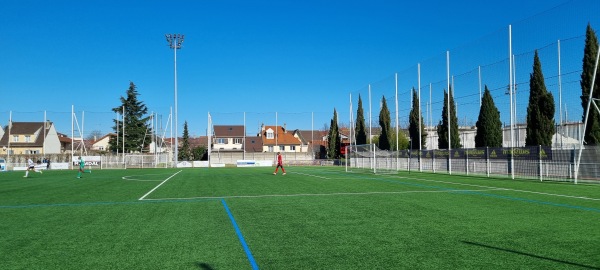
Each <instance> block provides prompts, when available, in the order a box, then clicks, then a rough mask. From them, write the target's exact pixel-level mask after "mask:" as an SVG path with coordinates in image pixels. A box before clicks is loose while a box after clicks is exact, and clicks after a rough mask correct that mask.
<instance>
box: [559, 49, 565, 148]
mask: <svg viewBox="0 0 600 270" xmlns="http://www.w3.org/2000/svg"><path fill="white" fill-rule="evenodd" d="M558 124H559V127H560V131H561V132H562V129H563V120H562V79H561V72H560V39H559V40H558ZM559 134H560V133H559ZM563 137H564V136H562V134H561V136H560V149H563Z"/></svg>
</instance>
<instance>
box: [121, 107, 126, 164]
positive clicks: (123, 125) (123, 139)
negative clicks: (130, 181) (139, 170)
mask: <svg viewBox="0 0 600 270" xmlns="http://www.w3.org/2000/svg"><path fill="white" fill-rule="evenodd" d="M122 141H123V153H122V154H123V168H124V169H127V166H125V106H123V140H122Z"/></svg>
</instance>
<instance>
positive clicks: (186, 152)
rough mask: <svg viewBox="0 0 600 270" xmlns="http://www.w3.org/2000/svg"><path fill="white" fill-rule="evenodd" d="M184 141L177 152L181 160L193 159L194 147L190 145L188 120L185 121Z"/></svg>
mask: <svg viewBox="0 0 600 270" xmlns="http://www.w3.org/2000/svg"><path fill="white" fill-rule="evenodd" d="M182 141H183V143H182V144H181V147H180V148H179V151H177V154H178V155H179V160H188V161H189V160H192V158H193V156H192V148H191V147H190V134H189V132H188V124H187V121H185V122H184V123H183V137H182Z"/></svg>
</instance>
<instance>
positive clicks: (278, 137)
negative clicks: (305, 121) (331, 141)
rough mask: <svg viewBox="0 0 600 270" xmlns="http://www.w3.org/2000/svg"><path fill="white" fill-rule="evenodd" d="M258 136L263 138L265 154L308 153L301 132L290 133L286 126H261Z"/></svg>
mask: <svg viewBox="0 0 600 270" xmlns="http://www.w3.org/2000/svg"><path fill="white" fill-rule="evenodd" d="M258 136H260V137H262V144H263V152H307V149H308V145H305V144H304V145H303V144H302V140H301V139H300V136H301V135H300V132H289V131H288V130H287V129H286V128H285V125H284V126H265V125H262V126H261V132H260V133H259V134H258Z"/></svg>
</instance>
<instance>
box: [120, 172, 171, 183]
mask: <svg viewBox="0 0 600 270" xmlns="http://www.w3.org/2000/svg"><path fill="white" fill-rule="evenodd" d="M148 175H158V174H144V175H128V176H123V177H121V179H123V180H125V181H139V182H158V181H162V180H161V179H156V180H152V179H149V180H142V179H136V178H131V177H136V176H148Z"/></svg>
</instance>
